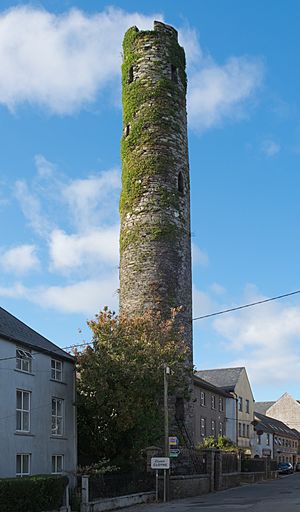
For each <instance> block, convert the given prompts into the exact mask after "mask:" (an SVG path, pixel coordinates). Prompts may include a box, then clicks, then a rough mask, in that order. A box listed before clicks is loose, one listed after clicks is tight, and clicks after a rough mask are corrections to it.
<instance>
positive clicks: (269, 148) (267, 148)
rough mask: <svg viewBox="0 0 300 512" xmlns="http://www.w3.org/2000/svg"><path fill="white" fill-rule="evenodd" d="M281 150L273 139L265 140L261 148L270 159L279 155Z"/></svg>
mask: <svg viewBox="0 0 300 512" xmlns="http://www.w3.org/2000/svg"><path fill="white" fill-rule="evenodd" d="M280 149H281V147H280V144H278V143H277V142H274V140H271V139H267V140H264V142H263V143H262V146H261V150H262V152H263V153H264V154H265V155H266V156H268V157H272V156H275V155H277V154H278V153H279V151H280Z"/></svg>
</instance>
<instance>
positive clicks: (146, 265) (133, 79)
mask: <svg viewBox="0 0 300 512" xmlns="http://www.w3.org/2000/svg"><path fill="white" fill-rule="evenodd" d="M123 51H124V61H123V66H122V85H123V136H122V142H121V157H122V193H121V200H120V214H121V235H120V257H121V261H120V310H121V312H122V311H126V314H127V315H128V314H129V315H138V314H141V313H143V312H144V311H145V310H156V311H157V310H158V311H160V312H161V315H162V317H163V318H167V317H168V316H169V315H170V309H171V308H173V307H181V308H182V309H181V311H180V313H179V315H178V317H177V320H178V322H179V324H180V325H181V326H183V327H184V334H183V335H184V338H185V342H186V343H187V345H188V346H189V348H190V349H191V351H192V285H191V234H190V179H189V162H188V144H187V117H186V73H185V55H184V50H183V48H181V47H180V46H179V44H178V38H177V32H176V30H175V29H174V28H172V27H170V26H168V25H165V24H164V23H161V22H158V21H155V22H154V30H151V31H139V30H138V29H137V28H136V27H132V28H130V29H129V30H128V31H127V32H126V34H125V37H124V43H123ZM191 357H192V352H191Z"/></svg>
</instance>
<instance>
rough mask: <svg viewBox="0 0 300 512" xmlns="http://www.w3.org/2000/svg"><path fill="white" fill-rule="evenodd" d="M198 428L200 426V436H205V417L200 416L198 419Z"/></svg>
mask: <svg viewBox="0 0 300 512" xmlns="http://www.w3.org/2000/svg"><path fill="white" fill-rule="evenodd" d="M200 428H201V432H200V433H201V436H202V437H205V434H206V420H205V418H201V420H200Z"/></svg>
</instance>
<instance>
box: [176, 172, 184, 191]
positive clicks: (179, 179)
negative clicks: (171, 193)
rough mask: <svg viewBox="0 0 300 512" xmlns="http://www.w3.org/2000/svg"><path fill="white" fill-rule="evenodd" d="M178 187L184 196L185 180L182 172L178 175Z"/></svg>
mask: <svg viewBox="0 0 300 512" xmlns="http://www.w3.org/2000/svg"><path fill="white" fill-rule="evenodd" d="M177 187H178V192H179V194H181V195H183V194H184V180H183V175H182V172H181V171H180V172H179V174H178V183H177Z"/></svg>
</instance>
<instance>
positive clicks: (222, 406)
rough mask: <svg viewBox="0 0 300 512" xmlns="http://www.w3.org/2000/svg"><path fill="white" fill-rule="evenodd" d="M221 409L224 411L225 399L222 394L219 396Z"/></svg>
mask: <svg viewBox="0 0 300 512" xmlns="http://www.w3.org/2000/svg"><path fill="white" fill-rule="evenodd" d="M219 411H220V412H222V411H224V400H223V398H222V397H221V396H220V397H219Z"/></svg>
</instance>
